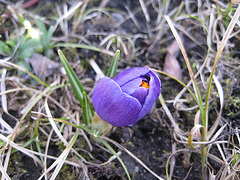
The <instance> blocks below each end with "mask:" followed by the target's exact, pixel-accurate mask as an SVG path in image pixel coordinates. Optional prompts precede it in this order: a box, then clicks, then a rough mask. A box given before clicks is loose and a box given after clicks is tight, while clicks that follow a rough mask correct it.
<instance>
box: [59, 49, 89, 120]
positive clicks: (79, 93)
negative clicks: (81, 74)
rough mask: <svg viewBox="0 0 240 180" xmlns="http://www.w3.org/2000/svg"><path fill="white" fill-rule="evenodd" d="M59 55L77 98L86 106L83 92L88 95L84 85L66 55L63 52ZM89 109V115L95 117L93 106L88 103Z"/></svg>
mask: <svg viewBox="0 0 240 180" xmlns="http://www.w3.org/2000/svg"><path fill="white" fill-rule="evenodd" d="M58 55H59V57H60V60H61V62H62V64H63V67H64V69H65V71H66V73H67V76H68V79H69V82H70V84H71V86H72V88H73V92H74V94H75V96H76V98H77V99H78V100H79V102H80V104H81V106H82V107H83V106H84V104H83V103H84V99H83V92H85V93H86V91H85V90H84V88H83V85H82V84H81V82H80V80H79V79H78V77H77V74H76V73H75V72H74V71H73V69H72V67H71V66H70V64H69V63H68V61H67V59H66V57H65V56H64V54H63V53H62V51H61V50H58ZM88 109H89V114H91V115H92V116H93V109H92V106H91V105H90V103H89V101H88Z"/></svg>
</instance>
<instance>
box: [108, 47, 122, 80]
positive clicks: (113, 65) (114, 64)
mask: <svg viewBox="0 0 240 180" xmlns="http://www.w3.org/2000/svg"><path fill="white" fill-rule="evenodd" d="M119 56H120V51H119V50H117V51H116V53H115V55H114V56H113V60H112V63H111V66H110V68H109V70H108V73H107V76H108V77H110V78H113V77H114V76H116V72H117V67H118V62H119Z"/></svg>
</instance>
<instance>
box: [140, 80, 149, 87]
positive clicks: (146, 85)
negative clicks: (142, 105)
mask: <svg viewBox="0 0 240 180" xmlns="http://www.w3.org/2000/svg"><path fill="white" fill-rule="evenodd" d="M140 87H145V88H147V89H149V84H148V82H147V81H144V80H142V83H141V85H140Z"/></svg>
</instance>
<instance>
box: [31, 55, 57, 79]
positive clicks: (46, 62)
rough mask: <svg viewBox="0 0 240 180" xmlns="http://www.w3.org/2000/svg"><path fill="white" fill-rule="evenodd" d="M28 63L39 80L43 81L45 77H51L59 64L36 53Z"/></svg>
mask: <svg viewBox="0 0 240 180" xmlns="http://www.w3.org/2000/svg"><path fill="white" fill-rule="evenodd" d="M28 62H29V63H30V64H31V66H32V68H33V71H34V72H35V75H36V76H37V77H39V78H40V79H41V80H45V78H46V77H48V76H50V75H52V74H53V73H54V72H55V71H56V70H57V69H58V67H59V63H57V62H54V61H52V60H51V59H48V58H47V57H46V56H43V55H41V54H38V53H34V54H33V56H32V57H31V58H29V59H28Z"/></svg>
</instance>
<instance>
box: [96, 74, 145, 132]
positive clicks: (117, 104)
mask: <svg viewBox="0 0 240 180" xmlns="http://www.w3.org/2000/svg"><path fill="white" fill-rule="evenodd" d="M92 101H93V106H94V108H95V110H96V112H97V114H98V115H99V116H100V117H101V118H102V119H103V120H104V121H106V122H108V123H109V124H111V125H113V126H117V127H120V126H128V125H131V124H134V123H135V122H136V121H137V118H138V115H139V113H140V111H141V108H142V105H141V104H140V103H139V101H138V100H137V99H136V98H134V97H131V96H130V95H127V94H126V93H124V92H122V90H121V89H120V86H119V85H118V84H117V83H116V82H115V81H113V80H112V79H110V78H109V77H104V78H102V79H101V80H100V81H99V82H98V84H97V86H96V88H95V90H94V92H93V96H92Z"/></svg>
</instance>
